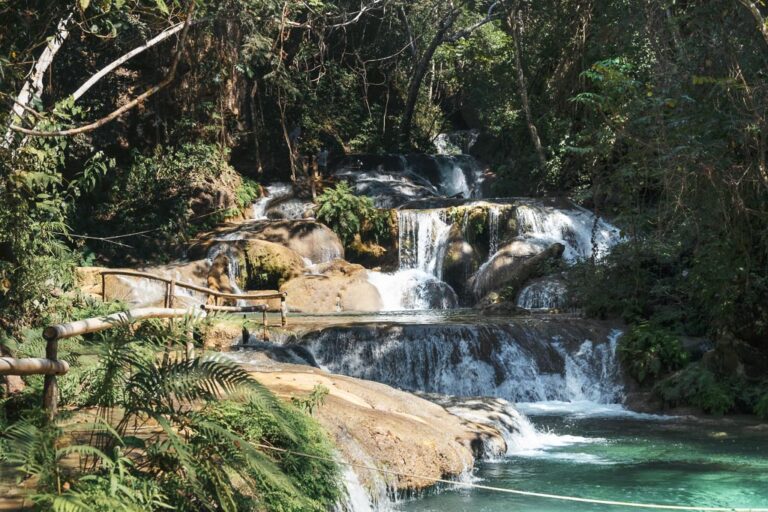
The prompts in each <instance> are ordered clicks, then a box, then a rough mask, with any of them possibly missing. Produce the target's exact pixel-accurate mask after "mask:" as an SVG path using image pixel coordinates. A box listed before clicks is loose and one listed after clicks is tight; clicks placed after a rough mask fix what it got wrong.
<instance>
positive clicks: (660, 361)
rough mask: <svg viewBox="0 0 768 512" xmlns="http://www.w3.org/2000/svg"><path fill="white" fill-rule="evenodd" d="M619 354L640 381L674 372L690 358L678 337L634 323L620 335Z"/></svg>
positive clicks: (655, 328)
mask: <svg viewBox="0 0 768 512" xmlns="http://www.w3.org/2000/svg"><path fill="white" fill-rule="evenodd" d="M619 357H620V358H621V362H622V364H623V365H624V367H625V368H627V370H628V371H629V374H630V375H632V377H634V378H635V379H637V381H638V382H640V383H643V382H645V381H646V380H647V379H648V378H649V377H650V378H653V379H656V378H658V377H660V376H662V375H665V374H667V373H669V372H672V371H675V370H677V369H678V368H681V367H682V366H683V365H684V364H685V363H686V362H687V360H688V354H687V353H686V352H685V351H684V350H683V346H682V345H681V344H680V340H678V339H677V337H675V336H673V335H672V334H670V333H668V332H667V331H665V330H663V329H660V328H658V327H656V326H653V325H651V324H648V323H641V324H637V325H634V326H632V328H631V329H630V330H629V332H627V333H626V334H625V335H624V336H623V337H622V338H621V342H620V344H619Z"/></svg>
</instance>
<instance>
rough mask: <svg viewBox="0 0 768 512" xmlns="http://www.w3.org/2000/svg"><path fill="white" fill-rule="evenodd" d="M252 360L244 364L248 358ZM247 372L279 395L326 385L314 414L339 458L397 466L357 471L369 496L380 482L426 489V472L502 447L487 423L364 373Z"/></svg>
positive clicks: (286, 367)
mask: <svg viewBox="0 0 768 512" xmlns="http://www.w3.org/2000/svg"><path fill="white" fill-rule="evenodd" d="M248 366H251V365H248ZM248 369H249V370H252V375H254V377H256V379H257V380H258V381H259V382H260V383H262V384H263V385H264V386H266V387H267V388H268V389H270V390H271V391H273V392H274V393H276V394H277V395H278V396H280V397H284V398H286V399H287V398H290V397H296V396H305V395H308V394H310V393H311V392H312V391H313V390H314V389H316V388H317V387H318V386H322V387H324V388H325V389H327V390H328V395H327V396H326V398H325V400H324V403H323V404H322V405H321V406H320V407H318V408H317V410H316V411H315V413H314V415H315V418H316V419H317V420H318V421H319V422H320V424H321V425H322V426H323V427H324V428H325V430H326V431H327V432H328V433H329V434H330V435H331V438H332V439H333V441H334V444H335V445H336V447H337V448H338V450H339V452H340V453H341V455H342V457H343V458H344V459H345V460H346V461H348V462H350V463H353V464H359V465H366V466H377V467H381V468H382V469H388V470H390V471H396V472H399V473H402V475H400V476H389V477H387V476H386V475H381V474H378V473H376V472H373V471H362V470H361V471H357V470H356V472H357V473H358V476H359V479H360V481H361V483H362V485H363V486H364V488H366V490H367V491H368V494H369V495H373V496H376V497H378V495H379V494H380V493H381V494H384V495H386V492H387V489H388V488H389V489H391V488H396V489H398V490H400V491H404V492H407V491H409V490H420V489H425V488H427V487H430V486H431V485H433V481H431V480H428V479H421V478H416V477H414V476H408V475H423V476H426V477H428V478H432V479H433V478H451V477H458V476H459V475H461V474H463V473H464V472H465V471H467V470H468V469H471V468H472V466H473V464H474V456H482V455H484V454H485V453H484V452H485V451H486V450H484V449H483V447H484V446H499V448H498V449H497V451H499V452H501V453H503V452H505V451H506V444H505V441H504V439H503V437H502V435H501V433H500V431H499V429H497V428H495V427H494V426H492V425H489V424H483V423H482V422H480V421H477V420H475V421H473V420H471V419H465V418H461V417H459V416H457V415H454V414H451V413H449V412H448V411H446V409H445V408H443V407H441V406H440V405H438V404H435V403H432V402H430V401H428V400H425V399H423V398H420V397H418V396H415V395H413V394H411V393H407V392H404V391H400V390H398V389H395V388H392V387H390V386H386V385H384V384H379V383H377V382H371V381H366V380H360V379H355V378H352V377H345V376H341V375H334V374H329V373H326V372H324V371H322V370H320V369H317V368H311V367H309V366H297V365H290V364H277V363H275V364H270V365H269V366H268V367H266V368H265V367H264V366H262V365H259V366H258V367H255V368H254V367H253V366H251V367H250V368H248Z"/></svg>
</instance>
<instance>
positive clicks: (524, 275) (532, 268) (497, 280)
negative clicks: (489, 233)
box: [470, 240, 565, 299]
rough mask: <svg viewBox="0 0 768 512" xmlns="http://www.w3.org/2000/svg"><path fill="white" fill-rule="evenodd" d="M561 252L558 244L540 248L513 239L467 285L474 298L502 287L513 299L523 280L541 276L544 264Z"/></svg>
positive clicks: (558, 256) (561, 249) (560, 246)
mask: <svg viewBox="0 0 768 512" xmlns="http://www.w3.org/2000/svg"><path fill="white" fill-rule="evenodd" d="M564 250H565V247H564V246H563V245H562V244H559V243H555V244H552V245H550V246H548V247H546V248H543V247H542V246H540V245H538V244H535V243H532V242H529V241H525V240H515V241H513V242H511V243H509V244H507V245H506V246H504V247H502V249H501V250H500V251H498V252H497V253H496V254H494V255H493V257H492V258H491V259H490V260H488V261H487V262H486V263H485V264H483V266H482V267H480V270H478V271H477V274H475V275H474V276H473V277H472V280H471V281H470V286H471V287H472V290H473V291H474V293H475V296H476V297H477V298H478V299H480V298H483V297H485V296H486V295H488V294H489V293H490V292H492V291H497V290H501V289H502V288H507V289H509V291H510V293H509V295H511V296H513V297H514V296H515V295H516V294H517V292H518V291H519V290H520V288H521V287H522V286H523V284H525V282H526V281H528V280H529V279H531V278H534V277H539V276H540V275H542V273H543V271H544V269H543V266H544V264H545V263H546V262H548V261H555V260H557V259H559V258H560V257H561V256H562V254H563V251H564Z"/></svg>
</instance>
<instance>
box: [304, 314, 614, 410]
mask: <svg viewBox="0 0 768 512" xmlns="http://www.w3.org/2000/svg"><path fill="white" fill-rule="evenodd" d="M620 335H621V332H620V331H618V330H616V331H612V332H609V333H597V332H594V331H585V330H583V329H580V328H578V326H571V325H570V324H568V323H562V324H558V323H554V322H549V321H548V322H535V323H530V322H515V323H510V324H502V325H476V324H472V325H469V324H436V325H412V324H405V325H389V324H387V325H385V326H383V327H378V326H376V325H372V326H365V325H363V326H348V327H334V328H329V329H325V330H323V331H321V332H314V333H310V334H308V335H305V336H304V337H303V338H302V339H301V344H302V345H304V346H305V347H307V348H308V349H309V350H310V352H312V354H313V355H314V357H315V359H316V360H317V362H318V363H319V364H320V365H321V366H323V367H324V368H325V369H327V370H328V371H330V372H332V373H340V374H343V375H349V376H352V377H357V378H362V379H366V380H374V381H377V382H382V383H384V384H389V385H392V386H397V387H398V388H401V389H405V390H411V391H420V392H425V393H439V394H446V395H455V396H464V397H473V396H492V397H500V398H504V399H506V400H511V401H523V402H534V401H549V400H559V401H578V400H590V401H593V402H598V403H606V404H608V403H619V402H621V400H622V393H623V391H622V385H621V375H620V373H619V371H618V369H617V368H618V363H617V360H616V343H617V340H618V338H619V336H620ZM597 336H600V338H598V337H597Z"/></svg>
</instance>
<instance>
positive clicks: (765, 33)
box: [738, 0, 768, 44]
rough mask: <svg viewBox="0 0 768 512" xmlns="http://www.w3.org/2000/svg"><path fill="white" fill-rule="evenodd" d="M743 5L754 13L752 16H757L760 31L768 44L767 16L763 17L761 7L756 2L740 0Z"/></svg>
mask: <svg viewBox="0 0 768 512" xmlns="http://www.w3.org/2000/svg"><path fill="white" fill-rule="evenodd" d="M738 1H739V3H740V4H741V5H743V6H744V7H746V9H747V10H748V11H749V12H750V14H752V17H753V18H755V21H756V22H757V28H758V30H760V33H761V34H762V35H763V39H765V43H766V44H768V26H766V24H765V22H766V20H765V18H764V17H763V14H762V13H761V12H760V9H758V8H757V5H755V3H754V2H750V1H749V0H738Z"/></svg>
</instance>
